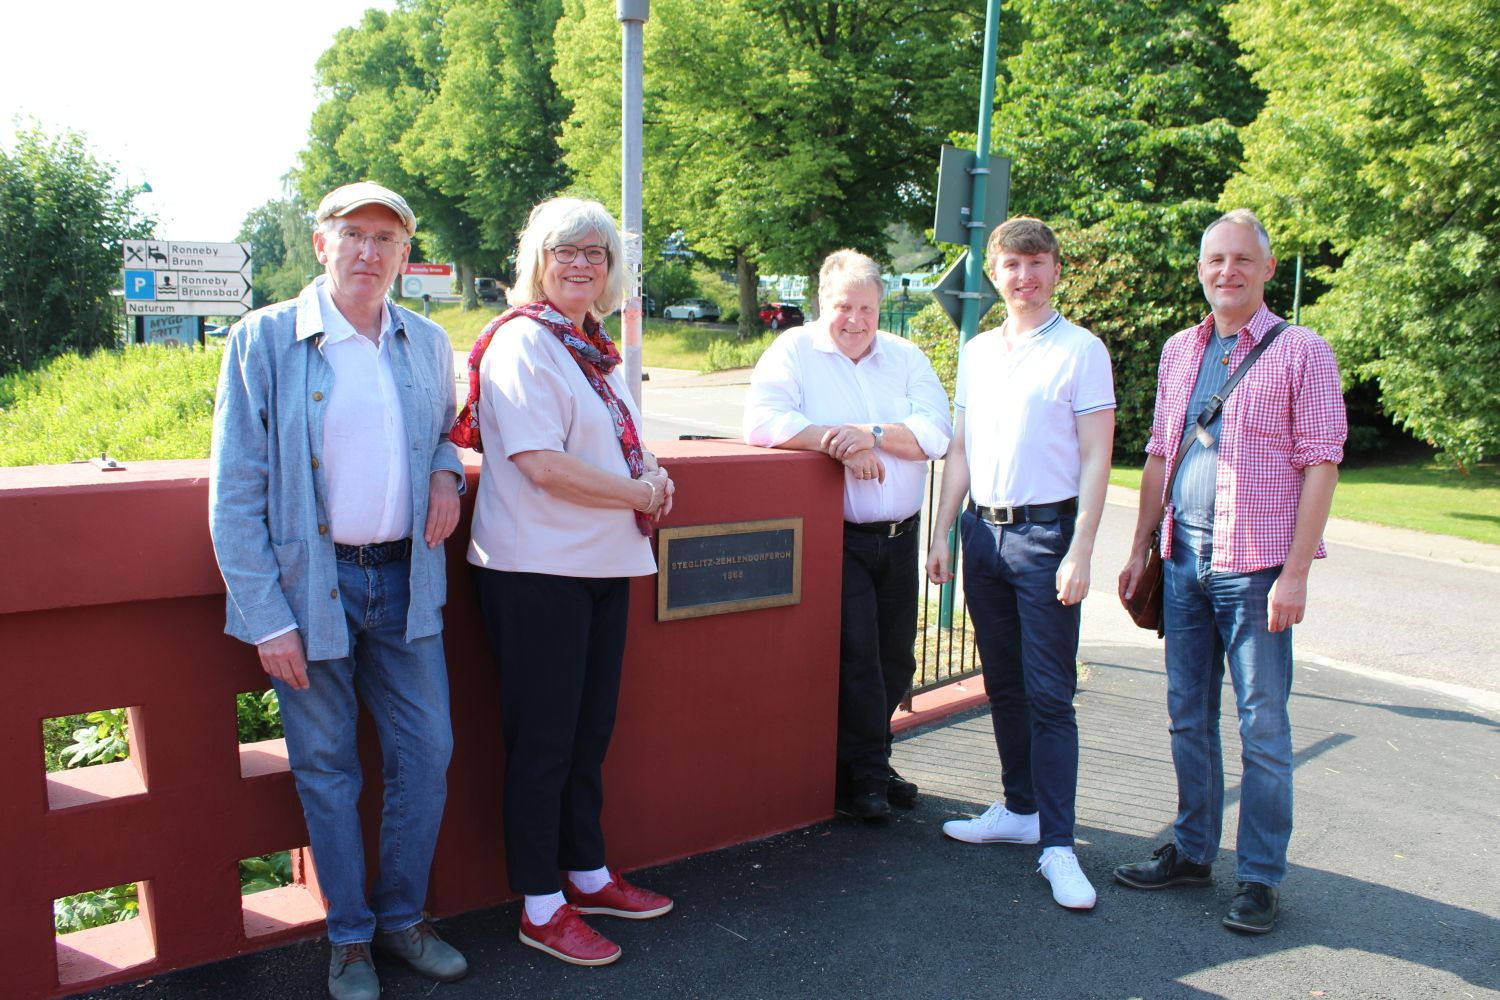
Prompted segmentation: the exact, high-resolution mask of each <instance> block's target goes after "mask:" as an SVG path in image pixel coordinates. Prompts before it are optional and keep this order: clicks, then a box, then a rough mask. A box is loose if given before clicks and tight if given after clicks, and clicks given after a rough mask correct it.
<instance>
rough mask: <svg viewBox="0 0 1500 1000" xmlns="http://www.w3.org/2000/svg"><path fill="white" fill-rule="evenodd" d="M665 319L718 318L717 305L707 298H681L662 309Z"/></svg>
mask: <svg viewBox="0 0 1500 1000" xmlns="http://www.w3.org/2000/svg"><path fill="white" fill-rule="evenodd" d="M661 314H662V317H663V318H665V319H686V320H695V319H718V318H719V307H718V305H717V304H715V303H713V302H710V301H708V299H683V300H682V301H681V302H677V303H674V304H673V305H670V306H667V308H665V309H663V310H662V313H661Z"/></svg>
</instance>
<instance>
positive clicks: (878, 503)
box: [744, 322, 953, 524]
mask: <svg viewBox="0 0 1500 1000" xmlns="http://www.w3.org/2000/svg"><path fill="white" fill-rule="evenodd" d="M813 424H819V425H827V426H837V425H838V424H903V425H905V426H906V427H907V428H908V429H910V430H911V432H912V434H913V435H914V436H915V437H916V439H917V444H919V445H920V446H921V448H922V451H924V452H925V453H926V454H927V456H928V457H929V458H933V459H936V458H941V457H942V455H943V454H944V452H946V451H947V450H948V439H949V438H950V437H951V436H952V434H953V425H952V423H951V422H950V421H949V419H948V396H947V394H946V393H944V392H943V385H942V383H941V382H939V381H938V378H937V375H936V374H934V373H933V370H932V364H931V363H930V362H929V361H928V360H927V356H926V355H925V354H923V353H922V352H921V350H920V349H918V348H917V347H915V346H914V345H912V344H911V343H909V342H907V341H905V340H902V339H901V338H900V337H897V336H896V335H894V334H890V333H876V334H875V340H874V343H873V344H872V345H871V347H870V351H869V353H868V354H866V355H865V356H864V357H863V358H861V359H860V360H859V362H858V363H855V362H853V361H850V360H849V359H848V358H847V357H845V356H844V354H843V353H842V352H841V351H839V349H838V347H837V346H836V345H835V344H834V342H833V338H832V337H830V336H829V335H828V330H827V328H826V326H825V325H824V324H823V323H817V322H815V323H811V324H809V325H807V326H799V327H794V328H793V329H790V330H788V331H786V332H785V333H783V334H782V335H781V336H779V337H777V338H776V341H775V342H774V343H773V344H772V345H771V346H770V348H769V349H768V350H767V351H766V353H765V354H763V355H762V356H761V359H760V362H759V363H758V364H757V365H756V366H755V373H754V374H753V375H751V376H750V391H749V393H748V394H747V396H746V398H745V413H744V433H745V441H746V443H748V444H753V445H759V446H760V447H762V448H774V447H776V446H777V445H780V444H783V443H784V442H786V441H788V440H790V439H791V438H793V437H796V436H797V434H798V433H800V432H801V431H802V430H804V429H805V428H807V427H809V426H811V425H813ZM879 454H880V460H881V461H882V462H883V463H885V482H883V483H882V482H880V481H879V480H878V479H857V478H855V477H854V475H853V474H852V473H850V472H849V471H847V470H846V471H845V472H844V520H846V521H853V522H856V523H859V524H867V523H869V522H872V521H904V520H905V519H906V518H908V517H911V516H912V515H913V514H915V513H916V512H917V511H918V510H920V509H921V508H922V494H923V492H924V490H925V488H926V484H927V463H926V462H925V461H913V460H911V459H901V458H896V457H895V456H893V455H890V454H888V453H886V452H884V451H881V452H880V453H879Z"/></svg>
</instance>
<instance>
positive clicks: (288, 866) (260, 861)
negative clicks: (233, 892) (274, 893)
mask: <svg viewBox="0 0 1500 1000" xmlns="http://www.w3.org/2000/svg"><path fill="white" fill-rule="evenodd" d="M291 884H292V855H291V852H290V851H276V852H275V853H272V854H262V855H261V856H260V857H258V858H247V859H246V860H244V861H241V862H240V895H241V896H248V895H250V894H251V893H252V892H265V891H266V890H267V889H279V888H280V887H281V886H284V885H291Z"/></svg>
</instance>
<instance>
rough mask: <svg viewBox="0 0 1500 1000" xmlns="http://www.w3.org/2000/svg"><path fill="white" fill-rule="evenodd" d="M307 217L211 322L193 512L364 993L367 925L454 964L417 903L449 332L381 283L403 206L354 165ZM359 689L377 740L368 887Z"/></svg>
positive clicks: (443, 727) (451, 487)
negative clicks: (257, 673)
mask: <svg viewBox="0 0 1500 1000" xmlns="http://www.w3.org/2000/svg"><path fill="white" fill-rule="evenodd" d="M315 218H316V222H317V228H316V230H315V231H314V232H313V234H312V241H313V248H314V249H315V250H316V252H317V255H318V260H319V262H320V263H322V264H323V266H324V269H325V273H324V274H323V275H322V276H320V277H319V278H318V279H317V280H315V281H314V282H313V283H312V284H311V285H309V286H307V288H305V289H303V291H302V294H301V295H300V296H298V298H297V299H296V300H295V301H292V302H283V303H280V304H278V305H273V306H270V307H268V308H266V309H261V310H258V311H256V312H253V313H251V314H250V315H248V316H246V317H245V318H244V320H242V321H241V322H239V323H236V324H235V325H234V327H233V328H232V329H231V330H230V332H229V336H228V338H227V340H226V342H225V345H224V364H223V367H222V369H221V371H220V374H219V389H218V396H217V400H216V403H215V407H214V437H213V452H212V457H211V460H210V485H209V505H210V511H209V514H210V529H211V532H212V535H213V543H214V555H215V557H216V558H217V559H218V562H219V569H220V572H221V573H222V574H223V576H224V584H225V589H226V590H227V592H228V616H227V617H228V621H227V625H226V629H225V630H226V631H227V632H228V633H229V634H230V635H233V636H234V637H235V638H237V639H241V640H243V641H245V642H248V643H251V644H253V645H254V646H255V647H256V651H257V653H258V654H259V656H260V662H261V666H262V667H264V668H265V671H266V673H267V674H268V675H270V678H271V683H272V685H273V686H274V687H275V689H276V694H277V697H278V700H279V701H280V705H281V718H282V724H283V728H284V730H285V733H286V743H287V756H288V759H289V761H290V763H291V768H292V776H293V778H294V779H295V780H296V784H297V794H298V796H299V797H300V798H301V800H302V812H303V816H304V817H305V818H306V820H307V830H308V836H309V838H310V841H311V846H312V851H313V858H314V861H315V863H316V865H317V872H318V883H319V885H320V887H321V888H322V890H323V894H324V896H325V897H326V898H327V903H328V913H327V923H328V938H329V941H330V943H331V944H332V945H333V954H332V958H331V960H330V962H329V970H328V992H329V994H330V995H331V996H332V997H334V1000H377V998H378V997H379V995H380V983H379V980H378V979H377V977H376V974H375V968H374V965H373V963H372V962H371V959H370V946H371V943H372V942H373V943H374V944H375V946H376V947H378V948H381V949H382V950H384V951H387V952H390V953H391V954H393V955H395V956H396V957H398V958H401V959H403V960H405V961H406V962H407V964H409V965H411V966H412V967H413V968H415V969H416V970H417V971H418V972H421V973H422V974H424V975H426V976H429V977H432V978H434V979H441V980H452V979H457V978H459V977H460V976H462V975H463V974H464V973H465V972H466V971H467V969H468V965H467V963H466V962H465V961H464V957H463V956H462V955H461V954H459V953H458V952H457V951H456V950H455V949H454V948H453V947H452V946H450V945H448V944H447V943H446V942H444V941H443V940H442V939H441V938H439V937H438V936H437V934H436V933H435V932H434V931H433V930H432V928H431V926H430V925H429V924H428V923H427V921H426V920H425V919H424V918H423V915H422V909H423V904H424V903H425V901H426V898H427V877H428V870H429V869H430V867H431V865H432V855H433V851H434V848H435V847H436V844H437V834H438V826H439V824H440V822H441V820H442V813H443V803H444V801H445V798H446V794H447V784H446V781H447V778H446V776H447V770H448V760H449V757H450V756H451V754H452V749H453V734H452V730H451V727H450V725H449V720H448V673H447V665H446V662H445V661H444V658H443V637H442V628H443V623H442V606H443V602H444V598H445V595H446V584H447V576H446V572H445V569H444V559H443V540H444V539H446V538H447V537H448V536H449V535H450V534H452V532H453V529H454V528H455V527H456V526H457V525H458V516H459V501H458V497H459V493H460V491H461V490H462V488H463V482H464V481H463V465H462V463H461V462H460V460H459V457H458V450H457V448H456V447H455V446H454V445H453V444H452V443H451V442H450V441H449V440H448V428H449V426H450V425H451V424H452V422H453V414H454V411H455V409H456V407H455V405H454V395H455V393H454V384H453V349H452V347H451V346H450V344H449V342H448V337H447V335H446V334H445V333H444V332H443V331H442V329H441V328H439V327H438V326H436V325H434V324H432V323H430V322H428V321H427V320H425V319H423V318H422V317H421V316H418V315H416V314H415V313H412V312H409V311H407V310H405V309H402V308H401V307H399V306H396V305H394V304H392V303H390V302H388V301H387V300H386V291H387V290H388V289H389V288H390V287H391V282H392V281H393V280H395V278H396V275H397V274H398V273H399V272H400V270H401V265H402V264H404V263H405V262H406V258H407V255H408V254H409V253H410V250H411V237H412V234H413V233H414V232H415V230H416V218H415V217H414V216H413V215H412V211H411V209H410V208H409V207H408V206H407V204H406V201H405V200H404V199H403V198H402V197H401V196H400V195H398V194H396V193H395V192H394V191H391V190H390V189H388V188H384V187H381V186H380V185H378V184H373V183H371V182H369V181H361V182H359V183H355V184H346V185H344V186H343V187H340V188H338V189H336V190H334V191H331V192H329V194H328V195H327V196H326V197H324V199H323V201H322V202H321V203H320V204H319V206H318V211H317V214H316V217H315ZM359 701H363V702H364V703H365V705H366V707H367V708H368V709H369V710H370V716H371V718H372V720H373V721H374V723H375V729H376V732H377V733H378V734H379V736H380V746H381V751H382V753H383V755H384V760H385V768H384V778H385V788H384V794H383V804H384V810H383V813H382V817H381V825H380V848H379V857H380V863H379V874H378V876H377V877H376V879H375V882H374V884H373V886H372V887H371V891H370V893H369V894H368V895H367V894H366V892H365V879H366V866H365V855H364V844H363V838H362V835H361V831H360V822H359V815H358V810H357V805H358V801H359V793H360V786H361V781H362V774H361V770H360V763H359V755H358V753H357V750H356V746H355V723H356V718H357V716H358V713H359ZM283 846H286V845H267V849H268V850H274V849H275V848H276V847H283Z"/></svg>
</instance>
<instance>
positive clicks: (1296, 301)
mask: <svg viewBox="0 0 1500 1000" xmlns="http://www.w3.org/2000/svg"><path fill="white" fill-rule="evenodd" d="M1292 322H1293V323H1295V324H1297V325H1298V326H1301V325H1302V255H1301V254H1300V253H1299V254H1298V255H1297V287H1296V289H1295V290H1294V291H1293V292H1292Z"/></svg>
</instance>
